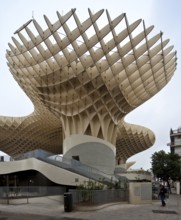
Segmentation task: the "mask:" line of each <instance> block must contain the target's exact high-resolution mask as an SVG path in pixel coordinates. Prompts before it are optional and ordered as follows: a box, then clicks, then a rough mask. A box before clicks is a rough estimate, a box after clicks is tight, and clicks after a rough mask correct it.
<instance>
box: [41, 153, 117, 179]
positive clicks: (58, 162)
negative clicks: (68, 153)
mask: <svg viewBox="0 0 181 220" xmlns="http://www.w3.org/2000/svg"><path fill="white" fill-rule="evenodd" d="M38 159H40V160H43V161H45V162H47V163H50V164H53V165H55V166H58V167H61V168H64V169H67V170H70V171H72V172H75V173H78V174H80V175H83V176H85V177H87V178H91V179H94V180H97V181H101V180H102V181H103V182H104V183H112V182H116V181H118V179H117V178H116V177H115V175H110V174H106V173H104V172H102V171H100V170H98V169H96V168H94V167H90V166H87V165H85V164H82V163H81V162H80V161H77V160H74V159H67V158H64V157H62V156H50V157H46V158H45V157H38Z"/></svg>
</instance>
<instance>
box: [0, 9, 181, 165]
mask: <svg viewBox="0 0 181 220" xmlns="http://www.w3.org/2000/svg"><path fill="white" fill-rule="evenodd" d="M104 12H105V13H104ZM88 13H89V17H88V18H87V19H86V20H85V21H83V22H81V21H80V20H79V18H78V16H77V14H76V10H75V9H72V10H70V11H69V12H68V13H67V14H65V15H60V13H59V12H57V17H58V20H57V21H56V22H55V23H51V21H50V20H49V19H48V18H47V17H46V16H44V19H45V22H46V25H47V29H45V30H43V29H42V28H41V26H40V25H39V24H38V22H37V21H36V20H35V19H31V20H30V21H28V22H27V23H25V24H24V25H23V26H22V27H20V28H19V29H18V30H17V31H16V32H15V34H16V36H17V37H16V38H15V37H12V41H13V44H10V43H9V48H10V50H7V54H6V57H7V60H8V66H9V69H10V71H11V73H12V75H13V76H14V78H15V80H16V81H17V82H18V84H19V85H20V87H21V88H22V89H23V90H24V92H25V93H26V94H27V96H28V97H29V98H30V99H31V101H32V103H33V105H34V112H33V113H32V114H30V115H28V116H26V117H18V118H15V117H1V118H0V125H1V126H0V146H1V150H2V151H4V152H5V153H7V154H9V155H11V156H12V157H15V156H16V155H18V154H20V153H25V152H27V151H31V150H34V149H37V148H41V149H44V150H47V151H50V152H52V153H55V154H58V153H62V152H63V140H64V139H65V138H67V137H69V136H71V135H72V134H85V135H91V136H94V137H97V138H101V139H103V140H105V141H107V142H110V143H111V144H113V145H115V146H116V158H117V161H118V163H125V162H126V160H127V159H128V158H129V157H131V156H132V155H134V154H136V153H139V152H141V151H143V150H145V149H147V148H149V147H151V146H152V145H153V144H154V141H155V136H154V134H153V132H152V131H151V130H149V129H147V128H145V127H142V126H138V125H132V124H128V123H126V122H125V121H124V117H125V116H126V115H127V114H128V113H129V112H131V111H132V110H134V109H135V108H136V107H138V106H140V105H141V104H143V103H144V102H145V101H147V100H148V99H150V98H151V97H152V96H154V95H155V94H156V93H158V92H159V91H160V90H161V89H162V88H163V87H164V86H165V85H166V84H167V83H168V82H169V81H170V79H171V78H172V76H173V73H174V71H175V70H176V65H177V63H176V60H177V58H176V52H175V51H172V50H173V46H167V45H168V43H169V40H163V33H162V32H160V33H158V34H156V35H154V36H151V37H150V33H151V31H152V30H153V28H154V27H153V26H150V27H148V28H147V27H146V26H145V23H144V21H142V20H141V19H139V20H137V21H135V22H133V23H132V24H129V22H128V19H127V16H126V14H124V13H123V14H121V15H119V16H118V17H116V18H114V19H112V18H111V16H110V14H109V12H108V11H107V10H106V11H104V10H100V11H98V12H96V13H94V14H93V13H92V12H91V10H90V9H88ZM101 19H102V20H103V21H104V23H105V21H107V23H106V24H105V25H103V26H101V25H102V23H101V22H100V21H101ZM35 33H36V34H35Z"/></svg>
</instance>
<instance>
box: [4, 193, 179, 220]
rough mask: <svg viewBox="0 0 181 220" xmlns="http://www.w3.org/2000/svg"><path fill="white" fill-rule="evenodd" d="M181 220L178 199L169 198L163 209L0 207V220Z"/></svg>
mask: <svg viewBox="0 0 181 220" xmlns="http://www.w3.org/2000/svg"><path fill="white" fill-rule="evenodd" d="M25 219H26V220H30V219H31V220H32V219H33V220H56V219H59V220H72V219H75V220H76V219H77V220H86V219H90V220H120V219H121V220H131V219H134V220H157V219H159V220H168V219H172V220H181V195H176V194H172V195H170V198H169V199H168V200H167V205H166V207H161V203H160V201H159V200H156V201H153V202H152V203H151V204H142V205H132V204H123V203H110V204H105V205H99V206H83V207H79V209H75V210H73V211H72V212H64V205H63V203H60V202H57V201H53V200H52V198H51V199H50V201H49V202H48V201H47V199H46V202H45V203H42V202H40V201H38V200H37V201H36V202H35V203H29V204H18V205H0V220H25Z"/></svg>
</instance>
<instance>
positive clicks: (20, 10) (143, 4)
mask: <svg viewBox="0 0 181 220" xmlns="http://www.w3.org/2000/svg"><path fill="white" fill-rule="evenodd" d="M72 8H76V9H77V11H76V13H77V14H78V16H79V17H80V19H81V20H82V21H83V20H84V19H86V18H87V17H88V11H87V9H88V8H90V9H91V10H92V11H93V12H96V11H98V10H100V9H108V10H109V13H110V15H111V17H112V19H113V18H115V17H116V16H118V15H120V14H122V13H126V14H127V17H128V20H129V22H130V23H131V22H133V21H136V20H137V19H139V18H142V19H144V21H145V23H146V26H147V27H148V26H150V25H154V26H155V28H154V31H153V33H155V34H156V33H159V32H160V31H162V32H163V33H164V35H163V39H167V38H169V39H170V43H169V45H174V50H177V57H178V65H177V70H176V72H175V74H174V76H173V78H172V80H171V81H170V82H169V84H168V85H167V86H166V87H165V88H163V89H162V90H161V92H159V93H158V94H156V95H155V96H154V97H152V98H151V99H150V100H148V101H147V102H146V103H144V104H143V105H142V106H140V107H139V108H137V109H136V110H134V111H133V112H131V113H130V114H129V115H128V116H127V117H126V121H128V122H130V123H135V124H139V125H142V126H145V127H148V128H150V129H151V130H152V131H153V132H154V133H155V135H156V142H155V144H154V146H153V147H151V148H150V149H148V150H146V151H144V152H142V153H139V154H137V155H135V156H133V157H131V158H129V160H128V161H136V164H135V165H134V166H133V167H132V168H134V169H137V168H138V169H139V168H143V169H149V168H150V167H151V164H150V162H151V159H150V157H151V155H152V154H153V153H154V152H155V151H159V150H162V149H163V150H165V151H166V152H168V151H169V147H168V146H167V143H168V142H170V139H169V132H170V128H173V129H177V128H178V127H180V126H181V114H180V113H181V102H180V100H181V99H180V94H181V73H180V68H181V67H180V65H179V61H180V56H181V54H180V49H181V24H180V23H181V12H180V9H181V1H178V0H123V1H122V0H66V1H65V0H64V1H62V0H26V1H25V0H6V1H1V7H0V30H1V31H0V32H1V34H0V102H1V105H0V115H1V116H23V115H28V114H30V113H31V112H32V111H33V105H32V104H31V101H30V100H29V98H28V97H26V95H25V94H24V92H23V91H22V90H21V88H20V87H19V86H18V85H17V83H16V81H15V80H14V79H13V77H12V75H11V73H10V72H9V70H8V67H7V64H6V58H5V53H6V49H8V42H11V37H12V36H13V33H14V32H15V31H16V30H17V29H18V28H19V27H20V26H22V25H23V24H24V23H26V22H27V21H28V20H30V19H31V18H32V17H33V18H35V19H36V20H37V21H38V22H39V23H42V25H44V21H43V15H44V14H46V15H47V16H48V17H49V19H50V20H51V21H52V22H55V21H56V20H57V17H56V11H59V12H60V13H61V14H65V13H67V12H68V11H69V10H70V9H72ZM105 22H106V21H105ZM152 36H153V35H152Z"/></svg>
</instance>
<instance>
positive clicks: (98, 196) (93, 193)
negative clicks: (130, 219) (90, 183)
mask: <svg viewBox="0 0 181 220" xmlns="http://www.w3.org/2000/svg"><path fill="white" fill-rule="evenodd" d="M70 192H71V193H72V197H73V203H74V205H80V204H84V205H85V204H86V205H89V204H105V203H111V202H128V198H129V195H128V190H124V189H110V190H70Z"/></svg>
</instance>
